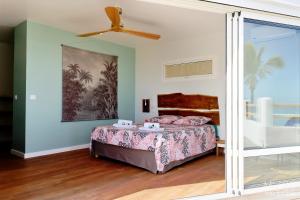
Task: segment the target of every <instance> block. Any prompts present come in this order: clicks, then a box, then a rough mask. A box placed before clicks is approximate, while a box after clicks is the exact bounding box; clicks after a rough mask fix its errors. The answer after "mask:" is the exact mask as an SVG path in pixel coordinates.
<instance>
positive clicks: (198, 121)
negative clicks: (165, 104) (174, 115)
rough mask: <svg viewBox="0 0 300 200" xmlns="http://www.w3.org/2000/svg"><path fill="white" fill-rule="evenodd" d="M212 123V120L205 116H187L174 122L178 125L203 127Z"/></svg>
mask: <svg viewBox="0 0 300 200" xmlns="http://www.w3.org/2000/svg"><path fill="white" fill-rule="evenodd" d="M209 121H211V118H208V117H204V116H187V117H183V118H181V119H178V120H176V121H174V122H173V124H176V125H190V126H201V125H203V124H206V123H207V122H209Z"/></svg>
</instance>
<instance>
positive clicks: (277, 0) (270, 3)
mask: <svg viewBox="0 0 300 200" xmlns="http://www.w3.org/2000/svg"><path fill="white" fill-rule="evenodd" d="M139 1H145V2H149V3H159V4H164V5H171V6H178V7H183V8H191V9H201V10H206V11H211V12H224V11H227V12H229V10H232V9H233V8H232V7H231V6H236V7H242V8H248V9H256V10H262V11H268V12H273V13H278V14H283V15H289V16H295V17H300V1H296V0H251V1H249V0H139ZM201 3H202V4H201ZM213 3H220V4H224V5H228V6H224V5H220V4H219V5H218V4H215V5H213ZM212 8H213V9H212ZM235 10H237V8H235Z"/></svg>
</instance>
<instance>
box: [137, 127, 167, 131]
mask: <svg viewBox="0 0 300 200" xmlns="http://www.w3.org/2000/svg"><path fill="white" fill-rule="evenodd" d="M164 130H165V129H164V128H145V127H140V128H139V131H147V132H161V131H164Z"/></svg>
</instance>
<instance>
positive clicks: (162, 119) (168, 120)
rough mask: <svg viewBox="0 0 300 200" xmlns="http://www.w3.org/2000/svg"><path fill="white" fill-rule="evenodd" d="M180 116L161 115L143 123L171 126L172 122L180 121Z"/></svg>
mask: <svg viewBox="0 0 300 200" xmlns="http://www.w3.org/2000/svg"><path fill="white" fill-rule="evenodd" d="M181 118H182V117H181V116H177V115H161V116H157V117H152V118H150V119H146V120H145V122H152V123H161V124H172V123H173V122H174V121H176V120H178V119H181Z"/></svg>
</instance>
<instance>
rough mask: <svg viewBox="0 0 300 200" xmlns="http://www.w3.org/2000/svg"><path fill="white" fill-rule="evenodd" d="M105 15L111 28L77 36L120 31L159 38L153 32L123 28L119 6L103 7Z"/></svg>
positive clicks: (149, 37)
mask: <svg viewBox="0 0 300 200" xmlns="http://www.w3.org/2000/svg"><path fill="white" fill-rule="evenodd" d="M105 12H106V15H107V16H108V18H109V19H110V21H111V28H110V29H107V30H103V31H97V32H91V33H84V34H80V35H78V36H79V37H89V36H93V35H99V34H103V33H106V32H122V33H128V34H131V35H135V36H139V37H144V38H148V39H153V40H158V39H159V38H160V35H157V34H153V33H146V32H141V31H135V30H131V29H126V28H124V25H123V24H121V16H122V8H119V7H106V8H105Z"/></svg>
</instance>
